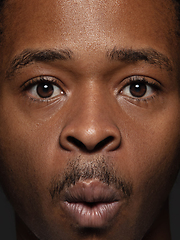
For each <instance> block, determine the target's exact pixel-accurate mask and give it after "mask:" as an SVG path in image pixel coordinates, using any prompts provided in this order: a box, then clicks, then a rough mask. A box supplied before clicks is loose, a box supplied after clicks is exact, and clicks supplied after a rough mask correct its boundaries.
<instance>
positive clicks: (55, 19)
mask: <svg viewBox="0 0 180 240" xmlns="http://www.w3.org/2000/svg"><path fill="white" fill-rule="evenodd" d="M7 3H8V4H7V7H6V8H5V9H6V10H5V26H6V27H5V41H4V42H5V43H6V44H5V48H4V49H5V50H6V54H7V53H8V52H9V55H10V58H11V55H16V54H18V53H19V52H21V51H22V50H23V49H27V48H42V47H43V48H65V49H67V48H68V49H72V50H73V51H75V52H78V53H81V54H86V55H87V51H88V52H89V53H92V52H93V53H94V54H95V53H96V52H99V51H101V50H104V49H106V50H107V49H108V48H110V49H112V48H113V47H114V46H117V47H121V48H142V47H144V48H148V47H153V45H155V48H156V49H157V50H160V51H161V52H163V51H165V52H166V54H168V53H169V55H171V54H172V51H173V49H175V48H173V49H172V41H175V39H176V38H175V37H174V36H175V33H174V30H175V24H176V23H177V22H176V20H175V18H176V15H175V11H174V6H173V4H172V1H171V0H166V1H163V0H159V1H152V0H145V1H144V0H111V1H108V0H103V1H102V0H92V1H89V0H31V1H26V0H9V1H8V2H7ZM174 44H176V42H174ZM7 55H8V54H7ZM94 56H95V55H94Z"/></svg>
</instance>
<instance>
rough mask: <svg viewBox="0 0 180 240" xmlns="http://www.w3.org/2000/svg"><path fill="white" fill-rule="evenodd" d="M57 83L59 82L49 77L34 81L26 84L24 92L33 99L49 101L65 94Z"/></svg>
mask: <svg viewBox="0 0 180 240" xmlns="http://www.w3.org/2000/svg"><path fill="white" fill-rule="evenodd" d="M56 82H58V80H55V79H54V78H50V77H48V79H47V77H41V78H40V79H38V78H37V79H32V80H30V81H28V82H27V83H26V84H25V86H24V90H25V91H26V92H27V94H28V95H29V96H30V97H31V98H33V99H39V100H40V99H44V100H45V99H47V100H48V99H52V98H54V97H57V96H59V95H64V94H65V93H64V91H63V90H62V89H61V87H60V86H58V84H57V83H56Z"/></svg>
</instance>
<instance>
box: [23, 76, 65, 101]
mask: <svg viewBox="0 0 180 240" xmlns="http://www.w3.org/2000/svg"><path fill="white" fill-rule="evenodd" d="M40 83H44V84H46V83H48V84H52V85H54V87H56V89H57V88H59V91H60V92H61V94H56V95H55V96H50V97H45V98H43V97H40V96H38V93H37V92H36V94H33V91H35V90H33V88H35V87H36V85H37V87H38V84H40ZM21 88H22V91H23V92H24V93H25V94H26V95H27V96H28V97H29V98H30V99H32V100H36V101H40V102H42V101H43V102H44V101H46V102H47V101H51V100H53V99H57V97H58V96H66V91H65V86H64V84H63V82H62V81H61V80H59V79H58V78H55V77H52V76H38V77H34V78H31V79H29V80H28V81H26V82H25V83H23V84H22V85H21Z"/></svg>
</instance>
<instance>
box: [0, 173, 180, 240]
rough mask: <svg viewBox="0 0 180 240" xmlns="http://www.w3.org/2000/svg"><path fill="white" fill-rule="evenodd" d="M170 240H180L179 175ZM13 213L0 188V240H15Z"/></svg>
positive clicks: (173, 195) (172, 194)
mask: <svg viewBox="0 0 180 240" xmlns="http://www.w3.org/2000/svg"><path fill="white" fill-rule="evenodd" d="M170 221H171V232H172V240H180V174H179V175H178V178H177V181H176V182H175V184H174V187H173V189H172V191H171V194H170ZM15 239H16V238H15V224H14V213H13V210H12V207H11V205H10V203H9V202H8V200H7V198H6V197H5V195H4V193H3V192H2V189H1V188H0V240H15Z"/></svg>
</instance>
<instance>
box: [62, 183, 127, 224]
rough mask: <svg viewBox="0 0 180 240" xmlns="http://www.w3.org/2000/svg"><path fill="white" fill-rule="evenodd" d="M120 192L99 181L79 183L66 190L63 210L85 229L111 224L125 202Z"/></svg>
mask: <svg viewBox="0 0 180 240" xmlns="http://www.w3.org/2000/svg"><path fill="white" fill-rule="evenodd" d="M121 195H122V194H121V193H120V191H117V190H116V189H115V188H113V187H111V186H109V185H107V184H104V183H102V182H100V181H98V180H90V181H83V182H81V181H80V182H78V183H76V184H75V185H74V186H71V187H69V188H67V189H66V190H65V193H64V201H63V202H62V206H63V209H64V210H65V212H66V213H67V214H68V215H69V216H70V217H71V218H72V219H73V222H75V223H76V224H78V225H79V227H83V228H102V227H106V226H107V225H109V224H111V222H112V220H113V219H114V218H115V217H116V215H117V214H118V212H119V209H120V206H121V205H122V202H123V197H122V196H121Z"/></svg>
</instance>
